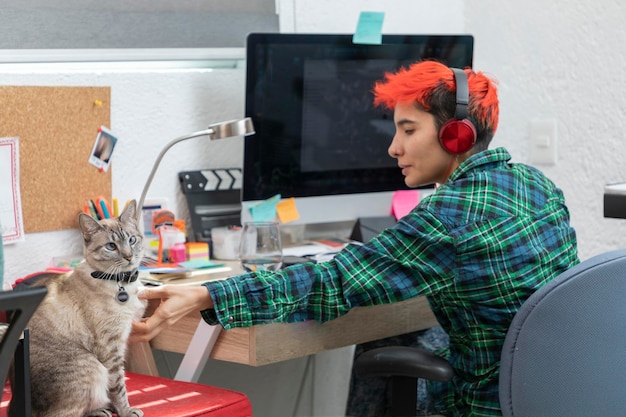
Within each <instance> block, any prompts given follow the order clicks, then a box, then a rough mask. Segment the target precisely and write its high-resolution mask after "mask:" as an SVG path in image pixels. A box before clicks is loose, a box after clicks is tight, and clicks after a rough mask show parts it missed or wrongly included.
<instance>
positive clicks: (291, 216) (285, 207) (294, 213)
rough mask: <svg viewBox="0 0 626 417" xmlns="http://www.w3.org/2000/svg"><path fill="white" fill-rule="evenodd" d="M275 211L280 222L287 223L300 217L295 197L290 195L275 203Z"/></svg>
mask: <svg viewBox="0 0 626 417" xmlns="http://www.w3.org/2000/svg"><path fill="white" fill-rule="evenodd" d="M276 213H278V219H279V220H280V222H281V223H289V222H293V221H295V220H298V219H299V218H300V213H298V208H297V207H296V199H295V198H293V197H291V198H287V199H285V200H283V201H280V202H279V203H278V204H276Z"/></svg>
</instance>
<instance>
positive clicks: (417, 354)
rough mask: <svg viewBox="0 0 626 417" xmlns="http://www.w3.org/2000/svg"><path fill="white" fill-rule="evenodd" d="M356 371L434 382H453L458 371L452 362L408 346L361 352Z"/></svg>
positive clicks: (365, 374)
mask: <svg viewBox="0 0 626 417" xmlns="http://www.w3.org/2000/svg"><path fill="white" fill-rule="evenodd" d="M354 371H355V373H356V374H357V375H359V376H362V377H367V376H407V377H414V378H424V379H428V380H433V381H450V380H451V379H452V377H453V376H454V370H453V369H452V366H451V365H450V363H449V362H448V361H447V360H445V359H444V358H442V357H441V356H437V355H435V354H434V353H431V352H428V351H426V350H423V349H417V348H410V347H405V346H392V347H383V348H378V349H372V350H369V351H367V352H364V353H363V354H361V355H359V357H358V358H357V359H356V361H355V363H354Z"/></svg>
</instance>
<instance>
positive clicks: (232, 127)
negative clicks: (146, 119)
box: [137, 117, 254, 220]
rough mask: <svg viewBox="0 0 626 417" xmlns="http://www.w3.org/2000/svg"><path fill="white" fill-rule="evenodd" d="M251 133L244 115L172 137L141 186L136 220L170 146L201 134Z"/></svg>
mask: <svg viewBox="0 0 626 417" xmlns="http://www.w3.org/2000/svg"><path fill="white" fill-rule="evenodd" d="M252 134H254V125H253V124H252V119H251V118H249V117H246V118H244V119H240V120H229V121H226V122H219V123H214V124H212V125H210V126H209V127H208V128H207V129H206V130H202V131H200V132H195V133H192V134H190V135H185V136H181V137H179V138H176V139H174V140H173V141H171V142H170V143H168V144H167V145H166V146H165V148H163V149H162V150H161V152H160V153H159V156H157V159H156V161H155V162H154V165H153V166H152V171H151V172H150V175H149V176H148V180H147V181H146V184H145V185H144V187H143V191H142V192H141V197H140V198H139V203H138V205H137V220H140V218H141V213H142V209H143V202H144V201H145V199H146V194H147V193H148V188H149V187H150V184H151V183H152V179H153V178H154V174H155V173H156V170H157V168H158V166H159V164H160V163H161V159H163V156H164V155H165V153H166V152H167V151H168V150H169V149H170V148H171V147H172V146H174V145H176V144H177V143H179V142H182V141H184V140H188V139H192V138H197V137H201V136H205V137H206V136H208V137H209V139H211V140H213V139H225V138H231V137H233V136H248V135H252Z"/></svg>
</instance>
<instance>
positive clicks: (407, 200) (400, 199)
mask: <svg viewBox="0 0 626 417" xmlns="http://www.w3.org/2000/svg"><path fill="white" fill-rule="evenodd" d="M419 201H420V192H419V190H399V191H396V192H395V193H393V197H392V199H391V214H392V215H393V216H394V217H395V218H396V220H399V219H400V218H401V217H404V216H406V215H407V214H409V212H410V211H411V210H413V209H414V208H415V206H417V203H419Z"/></svg>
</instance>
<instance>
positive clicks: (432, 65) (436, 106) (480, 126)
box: [374, 61, 500, 142]
mask: <svg viewBox="0 0 626 417" xmlns="http://www.w3.org/2000/svg"><path fill="white" fill-rule="evenodd" d="M464 71H465V74H467V83H468V87H469V95H470V97H469V106H468V111H469V118H470V119H471V120H472V122H474V124H475V125H476V130H477V133H478V137H479V140H480V138H481V133H482V134H483V136H486V138H487V142H489V141H490V140H491V138H492V137H493V135H494V133H495V132H496V129H497V127H498V117H499V113H500V111H499V107H498V94H497V91H496V85H495V84H496V81H495V80H492V79H490V78H488V77H487V76H485V75H484V74H483V73H482V72H474V71H473V70H472V69H471V68H465V69H464ZM398 103H416V104H417V105H419V106H420V107H422V108H423V109H424V110H426V111H427V112H429V113H432V114H434V115H435V118H436V119H437V121H438V122H439V123H441V124H443V123H445V121H447V120H449V119H451V118H452V117H454V104H455V103H456V86H455V82H454V73H453V72H452V70H451V69H450V68H449V67H447V66H445V65H443V64H441V63H439V62H436V61H420V62H417V63H415V64H412V65H411V66H410V67H408V68H401V69H400V70H398V71H397V72H396V73H387V74H385V79H384V80H383V81H378V82H377V83H376V84H375V85H374V105H376V106H382V107H386V108H388V109H390V110H393V109H394V108H395V107H396V104H398ZM439 127H440V126H439ZM481 131H482V132H481Z"/></svg>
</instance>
